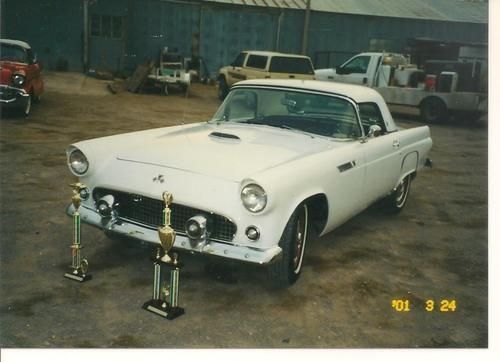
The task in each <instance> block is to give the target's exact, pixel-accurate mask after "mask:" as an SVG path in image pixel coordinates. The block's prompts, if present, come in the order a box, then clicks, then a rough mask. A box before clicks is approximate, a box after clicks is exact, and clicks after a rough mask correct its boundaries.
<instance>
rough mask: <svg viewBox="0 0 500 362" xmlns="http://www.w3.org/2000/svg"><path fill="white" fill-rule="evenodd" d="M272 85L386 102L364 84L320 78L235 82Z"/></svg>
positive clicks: (249, 84)
mask: <svg viewBox="0 0 500 362" xmlns="http://www.w3.org/2000/svg"><path fill="white" fill-rule="evenodd" d="M245 85H248V86H258V85H260V86H271V87H285V88H296V89H302V90H310V91H318V92H325V93H331V94H336V95H341V96H345V97H348V98H351V99H353V100H354V101H355V102H357V103H365V102H385V101H384V100H383V98H382V96H381V95H380V94H379V93H378V92H377V91H376V90H374V89H371V88H368V87H366V86H362V85H354V84H346V83H337V82H323V81H319V80H300V79H252V80H244V81H241V82H238V83H236V84H235V86H245Z"/></svg>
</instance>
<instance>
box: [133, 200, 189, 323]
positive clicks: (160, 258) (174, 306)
mask: <svg viewBox="0 0 500 362" xmlns="http://www.w3.org/2000/svg"><path fill="white" fill-rule="evenodd" d="M162 197H163V201H164V203H165V208H164V209H163V226H162V227H160V228H159V229H158V236H159V238H160V245H161V246H160V247H158V248H157V249H156V254H155V256H154V257H153V266H154V274H153V298H152V299H151V300H150V301H148V302H146V303H144V305H143V306H142V307H143V308H144V309H146V310H148V311H150V312H153V313H156V314H158V315H160V316H162V317H164V318H167V319H170V320H172V319H174V318H177V317H179V316H181V315H183V314H184V308H181V307H179V268H180V263H179V260H178V256H177V254H176V253H172V254H171V253H170V251H171V249H172V247H173V246H174V241H175V231H174V229H172V227H171V226H170V214H171V210H170V207H169V206H170V205H171V204H172V200H173V197H172V194H171V193H169V192H164V193H163V195H162ZM162 264H165V265H168V266H169V267H170V285H168V286H165V287H163V288H162V287H161V284H162V283H161V274H162V273H161V266H162ZM167 300H168V302H167Z"/></svg>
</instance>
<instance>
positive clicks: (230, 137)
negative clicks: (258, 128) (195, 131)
mask: <svg viewBox="0 0 500 362" xmlns="http://www.w3.org/2000/svg"><path fill="white" fill-rule="evenodd" d="M208 136H209V137H214V138H219V139H226V140H235V141H236V140H237V141H241V138H239V137H238V136H236V135H234V134H231V133H223V132H212V133H210V134H209V135H208Z"/></svg>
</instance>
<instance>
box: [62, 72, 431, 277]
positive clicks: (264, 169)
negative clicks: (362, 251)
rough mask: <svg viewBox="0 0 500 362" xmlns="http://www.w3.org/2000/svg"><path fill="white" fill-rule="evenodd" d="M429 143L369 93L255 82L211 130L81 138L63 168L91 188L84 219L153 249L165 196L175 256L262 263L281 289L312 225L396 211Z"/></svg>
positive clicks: (233, 95)
mask: <svg viewBox="0 0 500 362" xmlns="http://www.w3.org/2000/svg"><path fill="white" fill-rule="evenodd" d="M431 146H432V140H431V138H430V132H429V128H428V127H427V126H422V127H416V128H411V129H399V128H398V127H397V126H396V125H395V123H394V121H393V119H392V117H391V114H390V112H389V110H388V108H387V106H386V104H385V102H384V100H383V99H382V97H381V96H380V95H379V94H378V93H377V92H376V91H374V90H372V89H369V88H367V87H362V86H355V85H348V84H338V83H330V82H328V83H327V82H319V81H312V80H311V81H308V80H306V81H301V80H252V81H243V82H240V83H237V84H236V85H235V86H233V87H232V89H231V91H230V93H229V94H228V97H227V98H226V99H225V101H224V102H223V103H222V105H221V106H220V108H219V109H218V111H217V112H216V113H215V115H214V116H213V118H212V119H211V120H209V121H208V122H202V123H194V124H188V125H181V126H174V127H166V128H158V129H153V130H147V131H141V132H134V133H128V134H123V135H116V136H111V137H104V138H98V139H93V140H87V141H82V142H78V143H75V144H72V145H70V146H69V148H68V150H67V162H68V166H69V169H70V170H71V172H72V173H73V174H74V175H75V176H77V177H78V178H79V179H80V181H81V182H82V183H84V184H85V185H87V187H88V188H87V189H83V190H82V191H81V197H82V204H81V207H80V214H81V215H82V216H81V217H82V221H84V222H86V223H88V224H91V225H94V226H98V227H100V228H102V229H104V230H106V231H108V232H114V233H118V234H122V235H127V236H129V237H133V238H137V239H140V240H144V241H147V242H152V243H158V242H159V239H158V232H157V229H158V227H159V226H161V224H162V220H163V219H162V210H163V205H164V204H163V200H162V194H163V192H164V191H169V192H170V193H172V194H173V199H174V201H173V204H172V205H171V210H172V219H171V224H172V227H173V229H174V230H175V231H176V233H177V238H176V240H175V244H174V249H183V250H188V251H192V252H199V253H203V254H210V255H215V256H219V257H223V258H227V259H232V260H238V261H242V262H250V263H255V264H262V265H267V266H268V268H267V269H268V270H269V272H270V276H271V278H272V279H273V280H274V281H275V283H276V284H277V285H279V286H288V285H290V284H293V283H294V282H295V281H296V280H297V278H298V277H299V274H300V272H301V269H302V262H303V260H304V251H305V249H306V241H307V238H308V235H309V231H310V230H309V229H310V227H313V226H314V227H317V228H318V233H319V235H323V234H325V233H328V232H329V231H332V230H333V229H335V228H336V227H338V226H339V225H341V224H342V223H344V222H345V221H347V220H348V219H349V218H351V217H353V216H354V215H356V214H357V213H359V212H361V211H362V210H364V209H366V208H367V207H368V206H369V205H371V204H373V203H374V202H376V201H377V200H380V199H383V198H385V201H386V203H387V206H388V207H389V209H391V210H393V211H396V212H397V211H399V210H401V209H402V208H403V207H404V205H405V203H406V200H407V197H408V193H409V190H410V184H411V181H412V179H413V178H415V176H416V174H417V173H418V171H420V170H421V169H422V168H423V167H424V166H426V165H428V164H429V163H430V160H429V159H428V158H427V156H428V153H429V150H430V148H431ZM67 212H68V213H70V214H71V213H72V212H73V208H72V206H71V205H70V206H69V207H68V210H67Z"/></svg>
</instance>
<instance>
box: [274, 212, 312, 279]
mask: <svg viewBox="0 0 500 362" xmlns="http://www.w3.org/2000/svg"><path fill="white" fill-rule="evenodd" d="M308 224H309V212H308V209H307V205H306V204H301V205H299V206H298V207H297V209H295V211H294V212H293V214H292V216H290V220H288V223H287V224H286V226H285V230H284V231H283V235H282V236H281V239H280V242H279V246H280V247H281V249H283V252H282V253H283V254H282V258H281V259H280V260H279V261H277V262H275V263H274V264H272V265H271V266H270V267H269V269H268V271H269V276H270V279H271V281H272V283H273V284H274V285H275V286H276V287H278V288H285V287H288V286H290V285H292V284H293V283H295V282H296V281H297V279H298V278H299V275H300V272H301V270H302V261H303V260H304V251H305V248H306V241H307V235H308V234H307V233H308Z"/></svg>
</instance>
